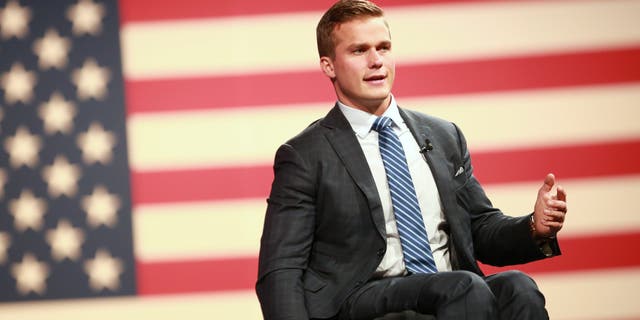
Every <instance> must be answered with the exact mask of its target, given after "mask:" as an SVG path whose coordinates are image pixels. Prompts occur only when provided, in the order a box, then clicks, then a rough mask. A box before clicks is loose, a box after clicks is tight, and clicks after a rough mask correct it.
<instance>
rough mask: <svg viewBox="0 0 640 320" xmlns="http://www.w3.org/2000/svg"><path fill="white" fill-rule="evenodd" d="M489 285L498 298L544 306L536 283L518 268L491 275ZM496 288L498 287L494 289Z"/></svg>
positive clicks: (542, 297)
mask: <svg viewBox="0 0 640 320" xmlns="http://www.w3.org/2000/svg"><path fill="white" fill-rule="evenodd" d="M492 277H494V279H492V281H491V282H490V286H491V289H492V291H493V292H494V294H496V296H499V299H498V300H502V301H505V300H512V299H515V300H523V301H526V302H527V303H532V304H534V305H542V306H544V304H545V301H544V296H543V295H542V293H541V292H540V290H539V289H538V285H537V284H536V283H535V281H533V279H531V277H529V276H528V275H526V274H525V273H523V272H521V271H518V270H510V271H505V272H501V273H498V274H496V275H493V276H492ZM496 288H499V289H498V290H496Z"/></svg>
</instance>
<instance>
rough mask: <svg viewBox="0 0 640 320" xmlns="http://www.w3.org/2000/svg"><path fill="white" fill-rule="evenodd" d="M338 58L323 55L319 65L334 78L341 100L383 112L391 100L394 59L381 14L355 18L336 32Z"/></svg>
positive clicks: (374, 111) (373, 111)
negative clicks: (379, 15)
mask: <svg viewBox="0 0 640 320" xmlns="http://www.w3.org/2000/svg"><path fill="white" fill-rule="evenodd" d="M333 37H334V42H335V57H334V58H330V57H321V58H320V66H321V67H322V70H323V71H324V73H325V74H326V75H327V76H329V77H330V78H332V79H333V81H334V82H333V85H334V87H335V90H336V94H337V96H338V100H340V102H342V103H344V104H346V105H349V106H351V107H355V108H358V109H361V110H364V111H367V112H370V113H374V114H382V112H384V110H386V108H387V106H388V105H389V102H390V100H391V95H390V94H391V87H392V86H393V79H394V75H395V60H394V59H393V56H392V54H391V36H390V35H389V30H388V28H387V26H386V24H385V20H384V18H382V17H370V18H362V19H356V20H352V21H350V22H346V23H343V24H341V25H338V26H337V27H336V28H335V29H334V31H333Z"/></svg>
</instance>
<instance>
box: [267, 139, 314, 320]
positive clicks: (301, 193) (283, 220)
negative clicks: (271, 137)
mask: <svg viewBox="0 0 640 320" xmlns="http://www.w3.org/2000/svg"><path fill="white" fill-rule="evenodd" d="M314 189H315V183H314V181H313V178H312V174H311V170H310V168H309V165H308V163H307V162H305V161H304V160H303V158H302V157H301V156H300V154H299V153H298V152H297V151H296V150H295V149H294V148H293V147H292V146H291V145H288V144H284V145H282V146H281V147H280V148H279V149H278V151H277V153H276V158H275V162H274V181H273V184H272V187H271V193H270V195H269V198H268V199H267V211H266V215H265V221H264V228H263V233H262V238H261V243H260V257H259V267H258V280H257V283H256V293H257V295H258V299H259V300H260V305H261V308H262V313H263V316H264V319H266V320H276V319H277V320H284V319H291V320H300V319H308V314H307V310H306V307H305V298H304V288H303V283H302V276H303V274H304V271H305V269H306V267H307V264H308V257H309V252H310V249H311V244H312V241H313V233H314V227H315V195H314V194H315V190H314Z"/></svg>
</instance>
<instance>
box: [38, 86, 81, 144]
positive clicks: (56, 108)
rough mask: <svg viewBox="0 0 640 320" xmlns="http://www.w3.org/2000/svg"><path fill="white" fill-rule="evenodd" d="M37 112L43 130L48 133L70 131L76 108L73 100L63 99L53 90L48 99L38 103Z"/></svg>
mask: <svg viewBox="0 0 640 320" xmlns="http://www.w3.org/2000/svg"><path fill="white" fill-rule="evenodd" d="M38 114H39V115H40V118H41V119H42V121H43V122H44V130H45V131H46V132H47V133H48V134H54V133H55V132H60V133H70V132H71V129H72V127H73V117H74V116H75V115H76V108H75V105H74V104H73V102H71V101H67V100H65V99H64V96H62V94H60V93H59V92H54V93H52V94H51V97H50V98H49V101H47V102H45V103H43V104H41V105H40V109H39V110H38Z"/></svg>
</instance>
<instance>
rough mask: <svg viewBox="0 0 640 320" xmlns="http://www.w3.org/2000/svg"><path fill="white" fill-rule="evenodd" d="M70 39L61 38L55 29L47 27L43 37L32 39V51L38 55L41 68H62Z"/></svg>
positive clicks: (65, 62)
mask: <svg viewBox="0 0 640 320" xmlns="http://www.w3.org/2000/svg"><path fill="white" fill-rule="evenodd" d="M70 48H71V41H69V39H67V38H63V37H61V36H60V35H59V34H58V31H56V30H55V29H49V30H47V32H46V33H45V34H44V37H42V38H40V39H38V40H36V41H34V43H33V52H34V53H35V54H36V55H37V56H38V65H39V66H40V68H42V69H45V70H46V69H49V68H58V69H62V68H64V67H65V66H66V65H67V54H68V53H69V49H70Z"/></svg>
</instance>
